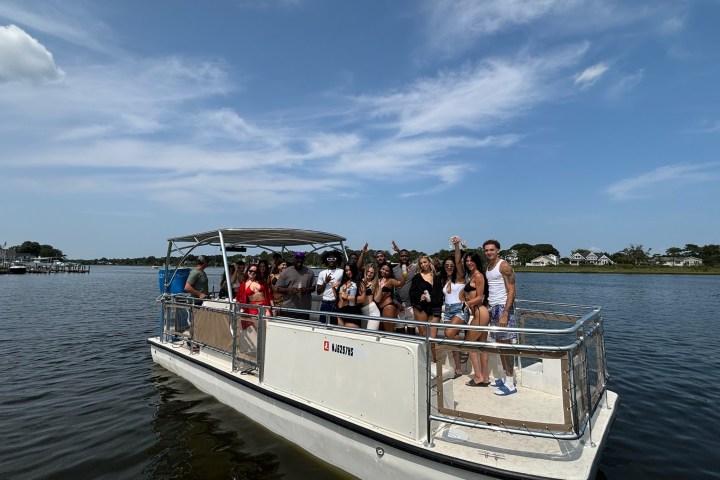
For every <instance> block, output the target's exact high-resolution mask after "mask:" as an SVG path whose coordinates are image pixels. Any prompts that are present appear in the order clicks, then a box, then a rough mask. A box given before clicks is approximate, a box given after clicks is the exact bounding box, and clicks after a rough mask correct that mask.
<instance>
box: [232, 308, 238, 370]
mask: <svg viewBox="0 0 720 480" xmlns="http://www.w3.org/2000/svg"><path fill="white" fill-rule="evenodd" d="M237 307H238V306H237V303H233V304H232V309H231V312H230V328H232V354H231V355H230V358H231V366H230V369H231V371H232V372H234V371H236V370H237V359H236V353H237V335H238V329H237V324H238V322H237V317H238V313H237V310H238V308H237Z"/></svg>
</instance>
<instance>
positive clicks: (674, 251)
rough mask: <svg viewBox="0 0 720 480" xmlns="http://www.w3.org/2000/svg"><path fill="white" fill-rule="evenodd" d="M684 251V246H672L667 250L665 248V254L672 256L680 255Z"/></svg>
mask: <svg viewBox="0 0 720 480" xmlns="http://www.w3.org/2000/svg"><path fill="white" fill-rule="evenodd" d="M681 253H682V248H678V247H670V248H668V249H667V250H665V254H666V255H668V256H670V257H679V256H680V254H681Z"/></svg>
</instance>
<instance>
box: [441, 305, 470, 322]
mask: <svg viewBox="0 0 720 480" xmlns="http://www.w3.org/2000/svg"><path fill="white" fill-rule="evenodd" d="M453 317H458V318H461V319H462V321H463V323H468V322H469V321H470V312H468V311H467V309H465V308H463V304H462V303H446V304H445V312H444V313H443V318H442V321H443V322H445V323H450V321H451V320H452V319H453Z"/></svg>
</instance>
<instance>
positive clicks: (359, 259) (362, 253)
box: [357, 242, 368, 270]
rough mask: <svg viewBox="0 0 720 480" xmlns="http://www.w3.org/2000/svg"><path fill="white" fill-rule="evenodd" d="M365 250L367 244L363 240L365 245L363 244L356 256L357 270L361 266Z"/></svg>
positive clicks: (366, 249)
mask: <svg viewBox="0 0 720 480" xmlns="http://www.w3.org/2000/svg"><path fill="white" fill-rule="evenodd" d="M367 251H368V244H367V242H365V245H364V246H363V248H362V250H360V255H359V256H358V259H357V267H358V270H360V269H361V268H362V267H363V259H364V258H365V254H366V253H367Z"/></svg>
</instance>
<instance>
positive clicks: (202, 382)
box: [149, 339, 617, 480]
mask: <svg viewBox="0 0 720 480" xmlns="http://www.w3.org/2000/svg"><path fill="white" fill-rule="evenodd" d="M149 343H150V345H151V353H152V357H153V360H154V361H155V362H156V363H158V364H160V365H162V366H163V367H165V368H166V369H168V370H170V371H172V372H174V373H176V374H177V375H179V376H181V377H183V378H185V379H186V380H188V381H189V382H191V383H192V384H193V385H195V386H196V387H197V388H198V389H200V390H202V391H203V392H205V393H207V394H209V395H212V396H213V397H215V398H216V399H217V400H219V401H220V402H222V403H224V404H226V405H229V406H230V407H232V408H234V409H235V410H237V411H238V412H240V413H242V414H244V415H246V416H247V417H249V418H250V419H252V420H254V421H255V422H257V423H258V424H260V425H262V426H264V427H265V428H267V429H269V430H270V431H272V432H274V433H276V434H277V435H280V436H281V437H283V438H285V439H286V440H288V441H290V442H292V443H294V444H296V445H298V446H299V447H300V448H302V449H304V450H306V451H307V452H309V453H310V454H312V455H314V456H316V457H318V458H319V459H321V460H324V461H325V462H328V463H329V464H331V465H334V466H336V467H338V468H340V469H342V470H344V471H346V472H349V473H351V474H352V475H355V476H356V477H358V478H362V479H388V480H390V479H397V478H428V479H457V478H467V479H482V478H498V477H501V478H555V477H554V475H553V476H547V475H546V474H544V473H546V472H542V471H537V472H534V475H528V474H527V472H526V473H524V474H517V473H515V472H512V471H508V470H505V469H501V468H493V467H491V466H483V465H480V466H478V465H477V464H470V463H469V462H463V461H462V460H459V459H457V458H452V457H448V456H446V455H442V454H440V453H437V452H436V451H434V449H433V448H431V447H428V446H426V445H424V444H423V443H422V442H407V441H404V442H403V441H399V440H397V439H395V438H392V436H391V435H385V434H383V433H381V432H378V431H377V429H368V428H364V427H362V426H358V425H357V424H353V423H351V422H348V421H343V419H341V418H337V417H336V416H333V415H330V414H327V413H326V412H323V411H321V410H318V409H314V408H312V407H309V406H308V405H307V403H303V402H301V401H297V400H293V399H291V398H288V396H286V395H283V394H282V393H279V392H272V391H270V390H268V389H267V388H265V387H260V386H258V385H254V384H253V383H251V382H247V381H245V380H243V379H242V378H239V376H238V375H236V374H233V373H229V372H226V371H223V369H221V368H218V367H215V366H213V365H212V363H213V362H212V361H209V362H208V361H204V360H203V359H198V358H195V356H192V355H187V354H185V353H183V350H181V349H174V348H172V347H168V346H167V344H164V345H163V344H161V343H160V342H159V341H158V340H157V339H150V340H149ZM609 398H610V399H611V400H612V402H613V403H614V401H615V400H616V398H617V397H616V395H615V394H613V393H612V392H609ZM603 410H606V411H607V410H609V409H603V408H599V409H598V414H597V415H600V412H602V411H603ZM605 415H609V416H610V418H607V419H605V420H601V422H600V423H601V424H602V423H606V422H607V423H611V422H612V419H613V418H614V409H613V413H611V414H608V413H605ZM606 427H607V428H603V430H604V432H605V435H607V433H608V432H609V430H610V428H609V425H606ZM604 441H605V438H604V437H603V438H601V439H600V438H597V439H596V440H595V442H596V443H597V445H602V444H604ZM593 448H597V447H593ZM478 454H479V455H482V454H485V455H487V452H485V451H478ZM592 456H593V462H597V461H599V458H600V452H599V451H596V452H594V455H592ZM500 457H502V456H500ZM500 457H499V458H496V459H495V460H496V461H495V463H496V464H498V465H500V464H502V458H500ZM498 460H500V461H499V462H498ZM596 468H597V465H593V467H592V469H591V471H593V472H594V470H595V469H596Z"/></svg>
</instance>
